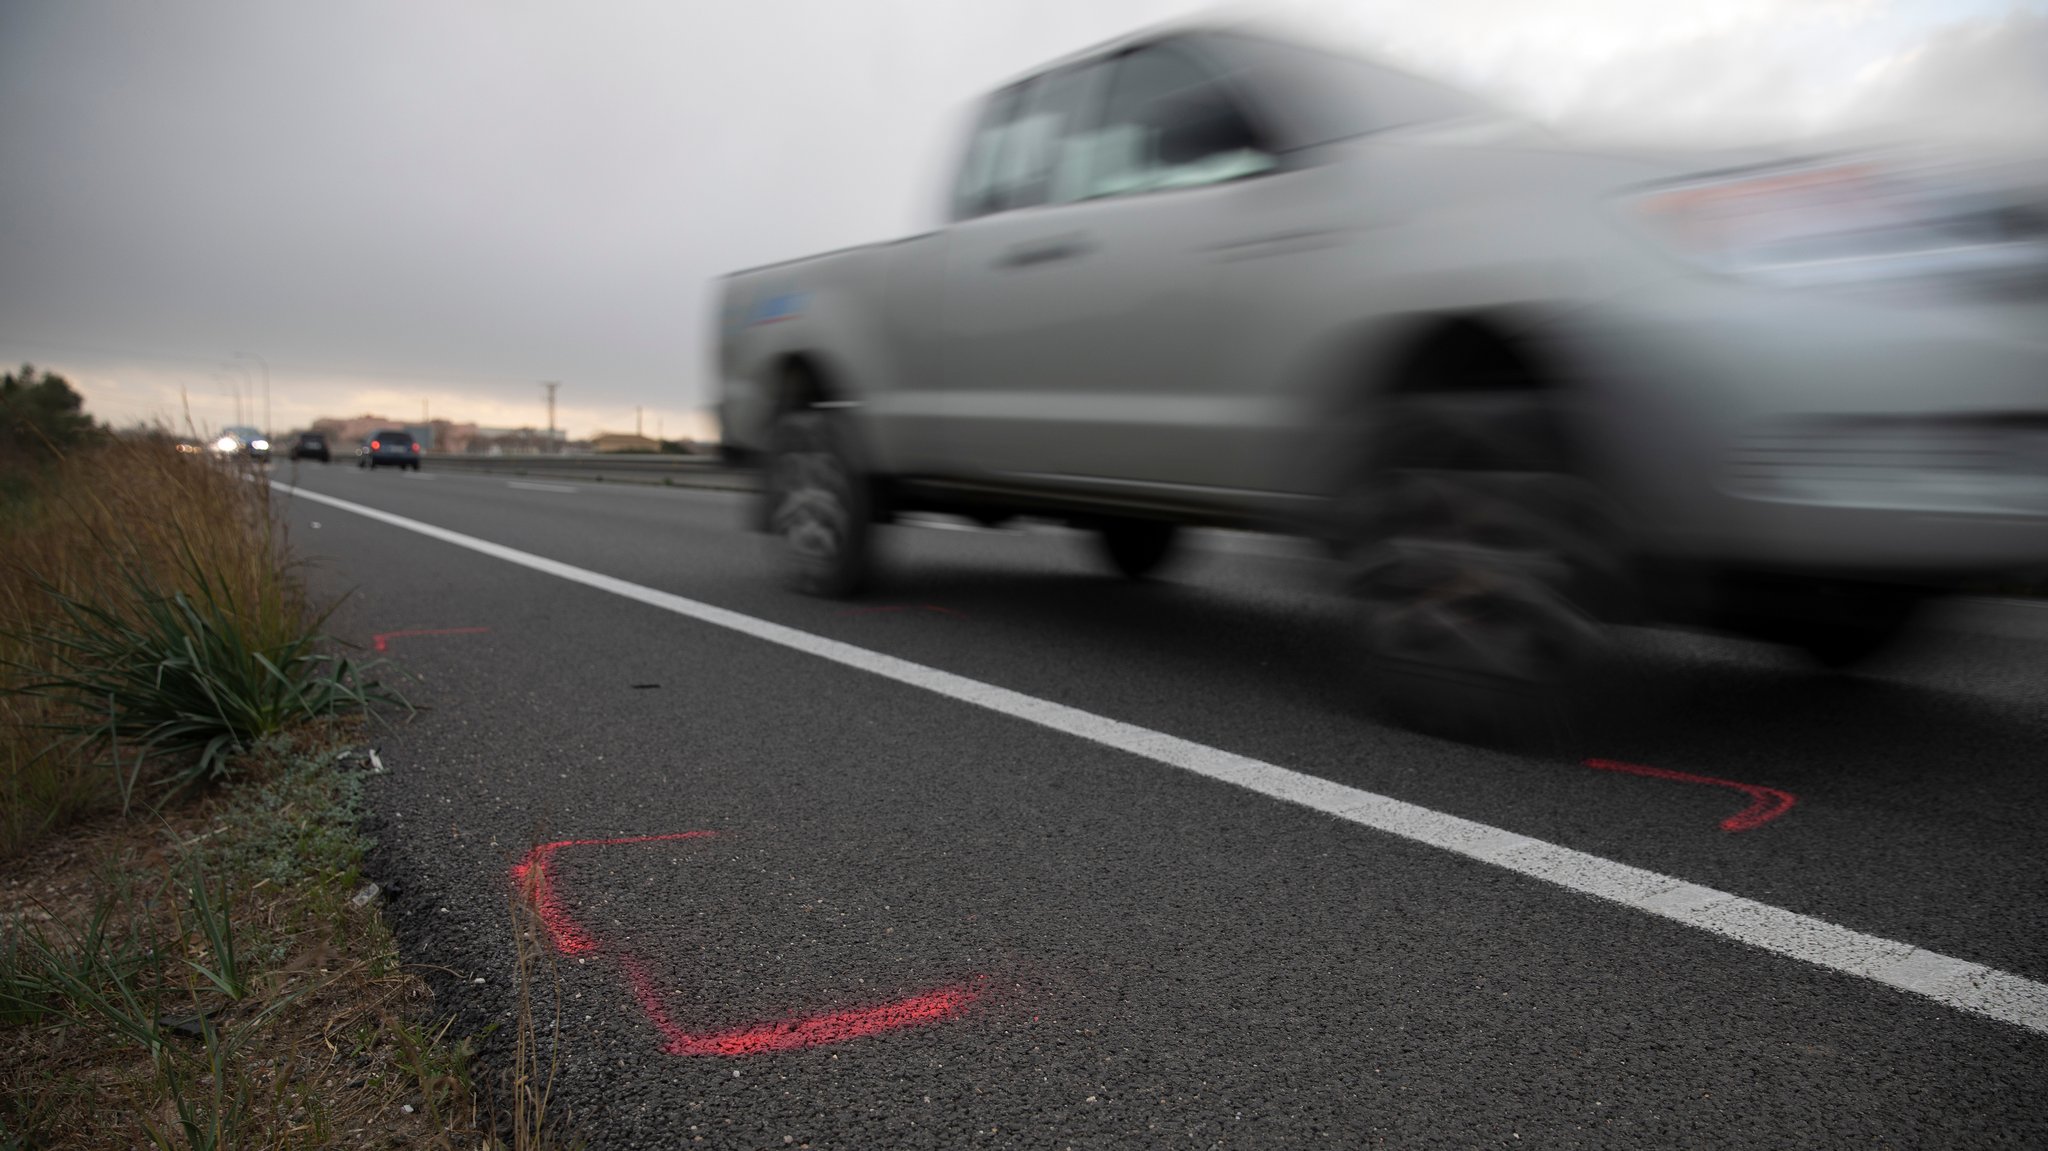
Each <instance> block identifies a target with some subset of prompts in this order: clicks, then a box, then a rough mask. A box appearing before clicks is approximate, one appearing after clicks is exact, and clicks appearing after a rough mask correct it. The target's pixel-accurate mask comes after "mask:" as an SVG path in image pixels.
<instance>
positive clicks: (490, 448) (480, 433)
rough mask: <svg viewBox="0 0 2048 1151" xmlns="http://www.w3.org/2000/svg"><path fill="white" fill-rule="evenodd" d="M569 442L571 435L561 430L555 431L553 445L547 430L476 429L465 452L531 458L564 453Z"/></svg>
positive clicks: (465, 447)
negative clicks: (550, 453)
mask: <svg viewBox="0 0 2048 1151" xmlns="http://www.w3.org/2000/svg"><path fill="white" fill-rule="evenodd" d="M568 442H569V433H567V432H565V431H563V430H562V429H560V428H556V429H555V434H554V440H553V442H552V444H550V442H549V440H548V433H547V430H546V429H545V428H476V430H475V431H474V432H472V433H471V434H470V437H469V441H468V443H467V444H466V445H465V446H464V448H463V450H464V451H466V452H468V453H469V454H471V455H488V456H521V455H525V456H530V455H538V454H540V453H543V452H548V451H557V452H559V451H562V450H563V449H564V448H565V447H567V445H568Z"/></svg>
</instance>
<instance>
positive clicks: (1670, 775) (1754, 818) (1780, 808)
mask: <svg viewBox="0 0 2048 1151" xmlns="http://www.w3.org/2000/svg"><path fill="white" fill-rule="evenodd" d="M1586 766H1587V767H1595V768H1599V769H1600V770H1601V771H1624V772H1627V773H1628V774H1630V775H1646V776H1648V777H1650V778H1651V779H1669V780H1675V781H1677V782H1679V783H1711V784H1713V785H1714V786H1715V787H1726V788H1732V789H1733V790H1736V791H1739V792H1741V793H1742V794H1744V795H1747V796H1748V797H1749V798H1750V799H1751V801H1752V802H1751V803H1750V805H1749V806H1748V807H1746V808H1743V809H1742V810H1741V811H1738V812H1736V813H1735V814H1734V815H1731V816H1729V817H1728V818H1726V819H1724V820H1722V821H1721V830H1723V831H1751V830H1754V829H1755V828H1759V827H1762V826H1763V825H1764V824H1766V823H1769V822H1770V821H1772V820H1774V819H1776V818H1778V817H1779V816H1781V815H1783V814H1785V813H1786V812H1788V811H1790V810H1792V805H1793V804H1795V803H1798V802H1799V797H1798V796H1796V795H1793V794H1792V793H1791V792H1789V791H1779V790H1778V789H1777V788H1775V787H1761V786H1759V785H1757V784H1754V783H1737V782H1735V781H1734V780H1732V779H1716V778H1714V777H1713V776H1711V775H1694V774H1692V773H1691V772H1689V771H1672V770H1671V769H1670V768H1668V767H1644V766H1642V765H1641V764H1636V763H1621V762H1618V761H1616V760H1612V759H1589V760H1587V761H1586Z"/></svg>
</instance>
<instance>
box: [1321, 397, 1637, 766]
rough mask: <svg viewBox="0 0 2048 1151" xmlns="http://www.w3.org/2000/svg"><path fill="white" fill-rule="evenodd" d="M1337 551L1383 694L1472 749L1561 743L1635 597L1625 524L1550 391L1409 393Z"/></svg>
mask: <svg viewBox="0 0 2048 1151" xmlns="http://www.w3.org/2000/svg"><path fill="white" fill-rule="evenodd" d="M1376 423H1377V428H1376V429H1375V431H1374V433H1373V435H1372V436H1371V437H1370V442H1369V447H1368V449H1367V451H1366V461H1365V463H1366V466H1365V468H1364V469H1363V470H1362V472H1361V474H1360V475H1359V477H1358V479H1357V482H1356V483H1355V484H1354V485H1353V490H1352V492H1351V493H1350V494H1349V496H1348V497H1347V499H1346V502H1345V506H1344V517H1343V518H1344V522H1345V523H1347V524H1348V525H1349V531H1348V533H1347V535H1348V538H1347V539H1345V540H1343V541H1341V542H1342V543H1343V544H1344V545H1345V546H1344V551H1345V555H1346V560H1347V568H1348V570H1347V575H1348V576H1349V578H1350V580H1351V585H1352V588H1353V590H1354V592H1355V593H1356V594H1357V595H1358V597H1359V599H1360V602H1361V607H1362V614H1363V618H1364V627H1365V632H1366V641H1367V645H1368V648H1369V651H1370V656H1371V662H1372V668H1373V673H1374V674H1373V677H1372V678H1373V680H1374V686H1375V689H1376V691H1377V693H1378V695H1379V697H1380V699H1381V700H1382V701H1383V702H1384V703H1385V704H1386V705H1387V706H1388V707H1389V709H1390V710H1391V711H1392V712H1393V713H1394V716H1395V718H1397V719H1398V720H1400V721H1402V722H1405V723H1408V724H1411V725H1413V726H1416V727H1420V728H1424V729H1427V730H1432V731H1437V732H1441V733H1443V734H1447V735H1451V736H1453V737H1456V738H1461V739H1472V740H1479V741H1490V740H1508V741H1522V740H1526V739H1530V738H1534V737H1537V736H1540V735H1544V734H1549V733H1554V732H1557V731H1560V730H1562V729H1564V727H1565V726H1566V725H1567V724H1568V723H1569V721H1570V709H1571V705H1572V703H1573V696H1574V691H1573V689H1574V685H1575V681H1576V680H1577V679H1578V678H1579V676H1580V674H1581V672H1582V671H1583V670H1584V669H1585V668H1586V667H1587V665H1588V664H1589V663H1590V662H1591V660H1592V658H1593V657H1594V656H1595V655H1596V654H1597V653H1598V651H1599V650H1600V648H1601V647H1602V646H1603V639H1604V636H1603V632H1602V629H1601V627H1600V625H1599V623H1598V618H1599V616H1600V614H1601V613H1600V611H1599V610H1598V609H1599V607H1600V606H1601V604H1602V602H1603V600H1606V599H1608V598H1609V597H1614V596H1617V595H1620V594H1622V593H1624V592H1625V590H1626V584H1627V576H1626V574H1625V573H1626V564H1625V560H1624V555H1625V551H1624V548H1623V547H1622V543H1621V541H1622V535H1621V532H1620V531H1619V529H1618V521H1617V520H1616V519H1615V518H1614V517H1613V516H1612V515H1611V514H1610V512H1609V509H1608V506H1607V504H1606V501H1605V500H1604V499H1603V498H1602V497H1601V495H1600V493H1599V490H1598V488H1597V487H1596V486H1595V485H1594V484H1592V483H1591V482H1590V481H1589V480H1587V479H1585V478H1584V477H1583V476H1581V475H1579V474H1577V473H1576V472H1575V470H1574V468H1573V466H1572V464H1573V461H1572V459H1571V453H1570V452H1569V450H1568V448H1567V445H1566V443H1565V436H1564V434H1563V421H1562V419H1561V418H1560V413H1559V412H1558V411H1557V410H1556V407H1555V401H1554V400H1553V399H1552V398H1551V397H1550V396H1549V395H1548V394H1547V393H1545V392H1542V391H1540V390H1534V389H1529V390H1513V391H1451V392H1444V393H1421V394H1403V395H1400V396H1397V397H1395V398H1393V399H1392V400H1390V401H1389V402H1388V403H1387V404H1386V405H1385V407H1384V409H1383V411H1382V412H1381V418H1380V419H1379V420H1377V421H1376Z"/></svg>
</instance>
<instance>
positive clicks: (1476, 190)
mask: <svg viewBox="0 0 2048 1151" xmlns="http://www.w3.org/2000/svg"><path fill="white" fill-rule="evenodd" d="M947 214H948V219H947V220H946V221H945V222H944V223H943V224H941V225H940V226H939V227H937V228H936V229H935V230H933V231H930V232H926V233H923V234H920V235H916V236H912V237H910V238H908V239H904V240H899V241H896V242H894V243H887V244H881V245H876V246H872V247H865V248H856V249H852V250H847V251H841V252H835V253H831V254H828V255H823V256H816V257H812V258H809V259H804V260H799V261H795V262H792V263H785V264H777V265H773V266H769V267H763V268H757V269H753V270H750V271H746V272H740V273H736V274H734V275H732V276H729V277H727V278H726V279H725V280H724V281H723V284H722V298H721V300H720V304H719V318H718V325H719V352H718V361H717V363H718V375H719V379H720V381H721V383H722V388H723V391H722V394H721V399H720V407H719V412H720V416H721V419H722V421H723V424H724V436H725V442H726V444H727V445H728V448H729V449H730V450H731V451H732V452H733V453H734V454H736V455H741V456H743V457H747V458H754V459H758V460H761V461H762V462H763V463H764V464H765V469H766V470H765V477H764V482H763V492H764V495H763V503H762V507H761V515H760V525H761V526H762V527H763V528H764V529H766V530H768V531H771V532H772V533H774V534H775V535H776V536H777V537H779V539H780V541H781V545H782V546H780V547H779V549H778V551H779V552H780V553H781V554H782V555H783V556H784V557H785V559H786V567H787V574H788V577H789V578H790V579H791V580H792V581H793V582H794V583H795V584H796V585H797V586H798V587H800V588H802V589H804V590H807V591H810V592H813V593H818V594H825V595H846V594H850V593H852V592H854V591H855V590H857V589H858V588H859V587H860V586H861V584H862V582H863V580H864V578H865V577H866V575H867V573H868V570H869V564H870V560H871V555H872V536H873V525H875V524H881V523H887V522H889V521H890V520H891V519H892V518H893V517H894V516H896V515H897V514H898V513H900V512H904V511H912V510H915V511H939V512H948V513H954V514H961V515H966V516H971V517H974V518H976V519H979V520H982V521H984V522H988V523H998V522H1001V521H1003V520H1005V519H1008V518H1011V517H1017V516H1042V517H1053V518H1056V519H1061V520H1064V521H1066V522H1069V523H1071V524H1074V525H1077V526H1080V527H1084V528H1087V529H1090V530H1092V531H1094V532H1096V533H1098V535H1099V539H1100V542H1101V545H1102V552H1103V554H1104V557H1105V559H1106V560H1107V562H1108V563H1109V564H1110V565H1113V567H1114V568H1115V569H1116V570H1117V571H1120V572H1122V573H1123V574H1124V575H1127V576H1130V577H1134V578H1136V577H1143V576H1144V575H1146V574H1147V573H1148V572H1150V571H1152V570H1153V569H1154V568H1155V567H1156V566H1157V565H1159V564H1161V563H1162V562H1163V561H1165V560H1167V559H1168V558H1169V557H1170V555H1171V553H1172V550H1173V547H1174V544H1175V542H1176V537H1177V535H1178V533H1179V532H1180V530H1181V529H1182V528H1184V527H1186V526H1190V525H1212V526H1239V527H1252V528H1258V529H1263V530H1277V531H1285V532H1291V533H1297V534H1300V535H1304V536H1308V537H1312V538H1314V539H1315V540H1317V541H1320V542H1322V543H1324V544H1326V545H1327V546H1328V549H1329V551H1330V553H1331V554H1332V556H1333V557H1334V560H1333V563H1334V564H1335V565H1336V566H1335V567H1333V570H1334V571H1336V572H1338V573H1340V574H1341V575H1342V577H1343V578H1344V580H1345V581H1346V586H1347V587H1348V589H1349V590H1350V592H1351V593H1352V594H1354V595H1355V596H1356V598H1357V601H1358V603H1359V604H1360V606H1361V611H1360V623H1359V629H1360V641H1361V652H1362V654H1364V655H1365V656H1367V657H1369V659H1368V660H1367V661H1366V666H1368V667H1371V668H1375V669H1377V670H1378V671H1379V672H1381V673H1384V674H1382V675H1380V676H1379V677H1378V682H1379V684H1380V688H1379V690H1380V692H1381V694H1382V698H1384V699H1385V700H1387V701H1388V702H1390V703H1392V704H1394V705H1395V706H1396V707H1398V708H1399V709H1401V710H1402V711H1404V712H1405V713H1406V714H1407V715H1408V716H1409V718H1411V719H1414V720H1420V721H1423V722H1425V723H1429V724H1433V725H1438V726H1445V727H1450V728H1452V729H1454V730H1460V731H1471V730H1476V729H1475V726H1474V725H1479V726H1480V727H1484V726H1490V725H1493V724H1495V723H1496V722H1499V721H1501V720H1502V718H1503V717H1516V721H1517V722H1520V721H1522V720H1526V718H1527V717H1528V716H1529V715H1530V714H1532V711H1531V709H1532V708H1533V709H1534V711H1535V712H1539V713H1540V712H1542V711H1544V709H1548V708H1553V707H1555V706H1556V705H1557V704H1558V702H1559V701H1560V700H1561V699H1563V698H1566V697H1567V696H1568V692H1567V685H1569V684H1571V683H1572V682H1573V681H1574V678H1575V673H1576V671H1577V669H1580V668H1582V667H1584V666H1586V665H1587V657H1588V656H1589V655H1591V654H1593V653H1595V652H1597V650H1598V648H1599V646H1600V643H1601V640H1602V637H1603V632H1604V629H1603V628H1602V627H1601V625H1602V624H1603V623H1605V622H1632V623H1654V622H1679V623H1685V624H1690V625H1695V626H1707V627H1714V628H1720V629H1724V630H1729V631H1734V632H1737V633H1740V634H1745V635H1750V636H1756V637H1760V638H1765V639H1769V640H1773V641H1777V642H1782V643H1787V644H1791V645H1794V646H1796V647H1798V648H1801V649H1803V650H1804V651H1806V652H1808V653H1810V655H1811V656H1812V657H1814V658H1815V659H1816V660H1817V661H1819V662H1821V663H1823V664H1825V665H1829V666H1842V665H1847V664H1850V663H1853V662H1856V661H1858V660H1860V659H1862V658H1864V657H1866V656H1868V655H1869V654H1871V653H1873V652H1874V651H1876V650H1877V649H1878V648H1879V647H1880V646H1881V645H1882V644H1884V643H1885V642H1886V641H1887V640H1889V639H1890V638H1891V637H1893V636H1894V635H1896V634H1897V633H1899V632H1900V630H1901V629H1902V628H1903V627H1905V626H1906V625H1907V623H1908V621H1909V620H1910V618H1911V617H1912V616H1913V614H1914V612H1915V610H1916V609H1917V608H1918V606H1919V605H1921V604H1922V603H1923V602H1924V601H1926V600H1927V599H1928V598H1929V597H1930V596H1932V595H1936V594H1939V593H1942V592H1944V591H1950V590H1954V589H1956V588H1959V587H1963V586H1968V585H1969V583H1970V582H1971V581H1973V580H1982V579H1987V578H2004V577H2009V576H2012V575H2014V574H2015V573H2020V572H2032V571H2034V570H2036V569H2038V568H2040V567H2041V566H2042V565H2044V564H2048V181H2043V180H2041V179H2039V172H2038V170H2029V169H2027V168H2025V167H2023V166H2020V165H2018V164H2016V163H2008V164H2005V165H2004V166H1994V165H1990V164H1989V163H1975V164H1969V165H1966V164H1963V163H1960V162H1956V161H1951V160H1942V159H1938V158H1936V157H1935V156H1934V154H1932V153H1926V152H1917V153H1905V152H1893V153H1889V154H1873V155H1863V154H1836V155H1830V156H1820V157H1808V158H1804V159H1798V160H1769V161H1760V160H1758V159H1756V158H1754V157H1743V158H1727V157H1721V158H1716V159H1711V160H1701V159H1692V160H1673V159H1670V158H1658V157H1651V156H1644V155H1631V154H1617V153H1615V152H1612V151H1601V150H1593V149H1586V148H1576V149H1575V148H1572V147H1569V146H1566V145H1564V144H1562V143H1560V142H1559V141H1558V140H1556V139H1554V138H1552V137H1551V136H1549V135H1548V134H1547V133H1545V132H1544V131H1542V130H1540V129H1538V128H1536V127H1534V126H1531V125H1528V124H1524V123H1521V122H1518V121H1516V120H1515V119H1513V118H1511V117H1508V116H1504V115H1502V114H1500V113H1498V112H1496V111H1494V110H1492V109H1490V108H1489V107H1487V106H1486V105H1485V104H1484V103H1482V102H1481V101H1479V100H1477V99H1474V98H1472V97H1469V96H1467V95H1465V94H1463V93H1460V92H1458V91H1455V90H1452V89H1449V88H1446V87H1442V86H1440V85H1437V84H1435V83H1432V82H1429V81H1425V80H1422V79H1419V78H1417V77H1414V76H1411V75H1408V74H1406V73H1403V72H1400V71H1396V70H1393V69H1388V68H1383V67H1379V66H1377V65H1374V64H1371V63H1368V62H1365V61H1362V60H1356V59H1353V58H1350V57H1347V56H1342V55H1337V54H1332V53H1327V52H1324V51H1322V50H1320V49H1316V48H1313V47H1308V46H1305V45H1302V44H1297V43H1292V42H1289V41H1286V40H1282V39H1277V38H1271V37H1267V36H1263V35H1259V34H1255V33H1249V32H1246V31H1243V30H1238V29H1231V28H1221V27H1217V28H1198V29H1178V30H1174V31H1171V32H1163V33H1154V34H1148V35H1145V36H1141V37H1137V38H1133V39H1130V40H1126V41H1123V42H1118V43H1114V44H1109V45H1105V46H1103V47H1101V48H1099V49H1095V50H1092V51H1089V52H1086V53H1083V54H1080V55H1078V56H1076V57H1073V58H1070V59H1067V60H1063V61H1060V62H1057V63H1055V64H1052V65H1050V66H1048V67H1046V68H1044V69H1042V70H1040V71H1038V72H1036V73H1034V74H1032V75H1030V76H1028V77H1026V78H1024V79H1022V80H1019V81H1017V82H1015V83H1012V84H1010V85H1008V86H1006V87H1004V88H1002V89H1001V90H999V91H997V92H996V93H994V94H993V95H992V96H990V97H989V98H988V99H987V100H986V102H985V103H984V104H983V106H982V107H981V109H980V114H979V116H978V118H977V120H976V122H975V125H974V127H973V130H972V134H971V137H970V139H969V140H968V142H967V146H966V148H965V149H964V153H963V155H962V157H961V160H960V165H959V171H958V175H957V178H956V179H955V181H954V183H953V186H952V189H951V196H950V210H949V212H948V213H947Z"/></svg>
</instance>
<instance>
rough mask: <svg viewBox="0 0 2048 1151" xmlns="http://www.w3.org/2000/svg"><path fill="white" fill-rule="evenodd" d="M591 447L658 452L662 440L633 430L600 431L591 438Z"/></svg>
mask: <svg viewBox="0 0 2048 1151" xmlns="http://www.w3.org/2000/svg"><path fill="white" fill-rule="evenodd" d="M590 447H591V450H592V451H598V452H658V451H660V450H661V441H660V440H657V439H655V438H654V437H652V436H639V435H634V434H632V433H631V432H599V433H597V435H596V436H594V437H592V438H591V441H590Z"/></svg>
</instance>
